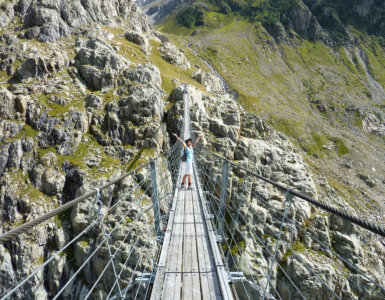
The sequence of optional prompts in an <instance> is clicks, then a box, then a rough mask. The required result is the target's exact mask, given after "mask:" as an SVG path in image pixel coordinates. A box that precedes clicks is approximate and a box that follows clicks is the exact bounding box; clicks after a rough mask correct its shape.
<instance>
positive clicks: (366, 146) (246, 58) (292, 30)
mask: <svg viewBox="0 0 385 300" xmlns="http://www.w3.org/2000/svg"><path fill="white" fill-rule="evenodd" d="M149 5H151V4H149ZM383 6H384V5H383V3H382V2H378V1H368V2H365V5H364V4H362V3H361V2H359V1H358V2H357V3H356V2H354V3H353V4H352V5H351V7H350V8H349V9H346V1H334V2H332V1H304V2H302V1H259V2H248V3H246V4H245V3H243V2H234V1H222V2H212V1H208V2H202V1H197V2H194V3H193V4H192V5H191V6H190V7H184V8H183V7H180V8H177V9H176V10H175V11H173V12H172V13H171V15H169V17H168V18H166V19H164V21H163V22H161V23H160V24H159V25H158V27H159V29H160V30H161V31H164V32H168V33H171V34H176V35H174V37H173V38H174V39H175V40H178V41H180V42H181V43H184V44H185V45H186V44H190V45H191V47H193V48H194V49H195V50H197V51H198V52H199V54H200V55H201V56H202V57H204V58H206V59H207V60H208V61H209V62H210V63H211V64H212V65H213V66H214V67H215V68H216V70H217V71H218V72H219V73H220V74H221V75H222V76H223V77H224V78H225V79H226V80H227V82H228V84H229V85H230V87H231V88H232V89H234V90H235V91H236V92H237V93H238V94H239V102H240V103H242V105H244V107H245V108H246V109H248V110H249V111H251V112H254V113H257V115H259V116H260V117H261V118H263V119H264V120H265V121H266V122H267V123H269V124H270V125H271V126H272V127H273V128H275V129H277V130H278V131H281V132H283V133H285V134H287V135H288V136H290V137H292V140H293V141H294V143H295V144H297V145H298V146H299V147H300V148H301V149H302V150H303V151H304V153H305V156H306V159H307V161H308V163H309V164H310V165H312V167H313V170H314V171H315V173H317V174H319V175H320V176H326V177H327V179H328V182H329V183H330V184H331V185H333V186H334V187H335V188H336V189H337V190H338V191H339V192H340V193H341V195H342V196H343V197H344V198H345V199H346V200H347V201H348V202H349V203H350V205H351V207H352V208H353V209H354V210H356V211H359V212H361V213H363V214H364V215H366V216H367V217H371V216H372V215H375V216H377V218H380V217H381V216H380V213H379V211H380V210H379V209H380V207H382V206H383V201H381V200H379V199H383V190H384V188H385V186H384V180H383V177H384V174H385V164H384V163H383V162H384V159H385V156H384V153H385V151H384V150H385V149H384V136H385V134H384V133H385V132H384V129H385V125H384V121H385V111H384V105H385V77H384V74H385V53H384V48H383V46H382V44H383V38H382V30H383V22H384V20H383V14H382V13H381V12H382V11H383ZM226 7H229V8H228V9H225V8H226ZM251 7H252V9H251ZM224 12H226V13H224ZM340 14H341V16H340ZM187 15H189V16H193V17H194V18H193V19H189V18H187V19H186V18H185V17H184V16H187ZM356 15H359V16H360V18H359V19H357V20H359V21H360V22H361V23H360V24H358V23H357V24H353V23H352V19H353V17H354V16H356ZM369 15H370V17H369ZM198 19H199V20H198ZM369 19H370V20H369ZM365 20H367V22H366V21H365ZM364 25H365V26H364ZM352 26H355V27H352ZM366 30H367V31H368V32H370V33H373V34H374V35H369V34H368V33H367V32H366ZM185 40H187V41H188V42H186V41H185Z"/></svg>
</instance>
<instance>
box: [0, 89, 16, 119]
mask: <svg viewBox="0 0 385 300" xmlns="http://www.w3.org/2000/svg"><path fill="white" fill-rule="evenodd" d="M15 113H16V109H15V96H14V95H13V94H12V93H10V92H9V91H8V90H6V89H5V88H0V118H2V119H13V118H14V117H15Z"/></svg>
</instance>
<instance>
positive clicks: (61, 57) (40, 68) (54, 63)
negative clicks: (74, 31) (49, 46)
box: [13, 52, 68, 81]
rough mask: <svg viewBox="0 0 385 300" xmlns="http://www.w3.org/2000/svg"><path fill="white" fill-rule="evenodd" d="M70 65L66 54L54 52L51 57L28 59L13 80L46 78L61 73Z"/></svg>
mask: <svg viewBox="0 0 385 300" xmlns="http://www.w3.org/2000/svg"><path fill="white" fill-rule="evenodd" d="M66 65H68V57H67V55H66V54H65V53H59V52H54V53H52V56H51V57H48V58H45V57H41V56H35V57H31V58H28V59H26V60H25V61H24V62H23V64H22V65H21V66H20V67H19V68H18V69H17V71H16V72H15V74H14V75H13V79H15V80H17V81H22V80H24V79H30V78H31V79H33V78H44V77H46V76H48V75H49V74H52V73H56V72H59V71H60V70H61V69H62V68H63V67H64V66H66Z"/></svg>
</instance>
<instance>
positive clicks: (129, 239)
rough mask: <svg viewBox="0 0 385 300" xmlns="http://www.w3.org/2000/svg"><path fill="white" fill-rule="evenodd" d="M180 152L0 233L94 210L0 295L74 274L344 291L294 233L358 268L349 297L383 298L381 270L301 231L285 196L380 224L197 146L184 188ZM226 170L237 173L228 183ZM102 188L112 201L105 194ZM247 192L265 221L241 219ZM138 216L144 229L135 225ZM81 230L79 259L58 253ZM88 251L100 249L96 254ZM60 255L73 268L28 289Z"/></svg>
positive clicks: (97, 283)
mask: <svg viewBox="0 0 385 300" xmlns="http://www.w3.org/2000/svg"><path fill="white" fill-rule="evenodd" d="M188 99H189V97H188V90H187V89H186V92H185V95H184V116H183V126H182V129H181V136H182V138H183V139H186V138H189V137H192V138H194V137H195V136H194V132H193V130H192V128H191V122H190V108H189V101H188ZM180 152H181V145H179V144H178V143H176V144H175V145H174V146H173V147H171V148H170V149H169V150H168V151H167V152H166V153H164V154H162V155H160V156H158V157H156V158H154V159H151V160H150V161H149V162H148V163H146V164H144V165H141V166H139V167H138V168H136V169H135V170H133V171H131V172H128V173H126V174H124V175H122V176H121V177H119V178H117V179H114V180H112V181H110V182H109V183H107V184H104V185H103V186H99V187H95V188H94V189H92V190H91V191H90V192H88V193H86V194H84V195H83V196H81V197H78V198H76V199H74V200H72V201H70V202H68V203H65V204H64V205H62V206H60V207H58V208H56V209H54V210H52V211H50V212H48V213H46V214H44V215H41V216H39V217H37V218H35V219H33V220H31V221H29V222H26V223H24V224H22V225H21V226H19V227H16V228H14V229H12V230H10V231H8V232H6V233H3V234H1V235H0V243H1V244H3V245H4V246H5V247H7V248H15V247H17V245H18V244H17V242H16V240H18V239H19V238H20V237H23V238H24V239H25V238H26V236H28V233H29V232H31V230H32V229H33V228H35V227H37V226H42V225H44V224H46V223H47V221H48V220H49V219H51V218H53V217H55V216H58V215H60V214H62V213H63V212H66V211H69V210H71V209H76V207H77V206H78V205H80V204H81V203H85V202H87V203H89V204H90V205H89V206H88V207H89V209H90V210H94V213H93V214H91V213H90V214H88V216H89V219H87V220H86V221H87V223H86V225H85V226H84V228H82V230H79V231H78V232H76V233H74V234H73V236H71V239H70V240H69V241H67V242H66V243H65V245H64V246H62V247H61V248H60V249H55V250H51V251H50V252H49V253H48V254H47V255H46V257H44V261H43V262H42V263H41V264H40V265H39V266H37V267H36V268H35V269H33V270H32V271H31V272H30V273H29V274H24V273H23V272H20V274H21V275H20V278H17V279H15V280H14V281H10V282H8V283H7V284H5V285H4V286H2V287H1V288H0V295H1V296H0V297H1V300H3V299H44V298H45V299H75V296H74V290H75V288H74V287H75V286H76V283H77V282H79V281H81V282H82V284H83V286H84V288H83V290H82V293H78V294H77V295H78V296H76V297H77V298H76V299H154V300H155V299H194V300H195V299H347V298H346V297H344V291H343V288H342V287H341V286H340V284H339V283H338V282H336V281H335V280H333V279H331V278H330V276H327V273H325V272H323V271H322V268H318V267H317V266H315V265H313V264H311V263H309V261H308V260H307V258H306V255H304V253H302V252H300V251H299V250H298V248H297V247H294V246H293V244H294V243H295V242H296V240H297V239H298V236H299V235H301V236H302V237H306V238H307V239H308V240H310V241H311V242H312V243H314V244H316V245H318V246H317V247H318V249H320V250H319V251H320V252H322V253H327V254H325V257H327V260H328V261H331V262H333V264H334V265H335V266H336V268H341V269H343V270H348V271H345V272H348V273H350V274H354V276H356V277H355V278H358V279H357V280H359V281H360V283H359V285H360V286H361V287H362V289H363V290H364V292H363V294H362V295H359V297H358V298H357V299H385V296H384V295H385V287H384V286H385V278H381V277H380V276H373V275H372V274H368V272H367V270H366V269H365V268H363V267H362V266H358V265H356V264H355V262H354V261H352V259H351V258H349V257H344V256H343V255H341V253H338V252H336V251H335V250H334V249H333V248H332V247H331V245H330V244H328V243H326V242H325V241H324V240H322V239H321V238H320V237H319V235H316V234H313V233H311V232H309V231H308V230H307V228H306V226H305V225H304V224H303V223H301V222H299V221H298V220H297V219H296V218H295V217H294V216H293V209H294V207H293V203H294V201H307V202H308V203H310V204H312V205H314V206H315V207H317V208H319V209H320V210H322V211H323V212H325V213H328V214H332V215H334V216H335V217H337V218H339V219H341V220H343V222H348V223H351V224H355V225H356V226H358V227H361V228H363V229H364V230H366V231H368V232H369V233H370V236H371V237H372V239H376V240H379V241H381V242H383V241H384V238H385V230H384V229H383V228H381V227H379V226H378V225H376V224H372V223H369V222H367V221H365V220H362V219H360V218H358V217H356V216H353V215H350V214H348V213H346V212H344V211H341V210H339V209H337V208H335V207H332V206H330V205H328V204H325V203H323V202H321V201H318V200H316V199H313V198H310V197H308V196H306V195H303V194H301V193H299V192H297V191H296V190H294V189H291V188H290V187H288V186H285V185H282V184H280V183H277V182H274V181H272V180H271V179H268V178H264V177H262V176H261V175H259V174H256V173H255V172H253V171H252V170H248V169H246V168H244V167H242V166H239V165H237V164H236V163H234V162H232V161H230V160H228V159H226V158H224V157H221V156H220V155H218V154H216V153H214V152H212V151H210V150H209V149H207V148H205V147H203V146H199V147H197V148H196V149H195V158H194V162H193V188H192V189H187V190H186V189H182V188H181V187H180V183H181V178H182V176H183V175H184V164H183V163H181V160H180ZM234 174H236V175H237V176H238V177H239V180H237V181H236V182H235V183H234V180H233V181H232V184H230V178H231V177H234ZM230 176H231V177H230ZM127 182H129V184H127ZM255 184H267V185H271V186H272V188H274V189H276V191H279V192H280V193H281V202H280V205H278V206H277V205H275V204H274V203H275V202H274V203H272V202H270V201H269V200H268V199H264V198H263V197H262V196H261V195H260V194H258V192H257V191H255V189H253V186H254V185H255ZM114 187H115V188H117V189H118V192H117V193H116V191H115V192H113V188H114ZM232 190H236V192H232ZM112 194H114V196H112ZM234 194H236V195H235V196H234ZM247 195H248V196H247ZM106 197H107V198H113V201H111V202H107V203H106V201H103V198H106ZM149 200H150V201H149ZM250 201H257V202H258V205H259V206H261V207H263V208H264V209H265V210H267V211H269V212H270V213H271V215H272V216H273V219H272V220H271V221H270V223H272V224H273V225H274V228H275V229H271V230H269V231H266V232H265V233H264V234H261V233H260V232H259V230H258V229H257V225H262V226H264V225H266V224H253V223H250V221H249V220H248V219H247V218H248V217H247V215H248V213H249V209H250ZM133 204H135V205H133ZM264 222H265V223H266V222H267V221H266V220H265V221H264ZM143 225H146V226H147V227H148V228H151V230H150V231H145V230H143V231H139V229H138V228H143ZM270 228H272V227H271V226H270ZM90 236H93V237H95V236H96V237H97V238H94V239H93V240H94V242H93V243H92V244H90V245H89V247H88V248H87V253H86V256H85V257H84V258H83V259H82V260H79V259H78V260H77V259H76V258H74V257H72V258H71V255H68V253H70V252H73V251H74V250H73V249H74V247H75V245H77V244H79V243H81V242H84V241H87V239H88V238H89V237H90ZM155 241H156V242H155ZM282 253H285V255H284V257H282ZM72 256H73V253H72ZM261 256H263V257H264V258H265V261H267V264H266V265H264V266H262V265H261V266H259V269H258V271H256V267H255V266H254V265H253V263H254V264H256V263H257V262H258V259H257V258H258V257H261ZM63 257H64V258H65V259H63ZM95 257H98V258H102V259H99V260H98V261H97V260H94V258H95ZM285 259H286V261H288V260H290V261H291V262H297V263H298V264H300V265H301V267H302V268H303V269H304V270H306V271H307V273H308V274H309V275H308V276H310V277H311V278H312V280H314V281H315V282H317V287H318V289H317V292H316V293H314V292H311V293H309V289H307V288H306V283H305V282H303V281H302V282H301V281H298V280H295V279H293V278H292V275H290V273H289V271H288V268H286V267H285V262H284V260H285ZM58 261H59V262H60V261H61V264H59V265H58ZM95 264H98V265H97V266H96V265H95ZM64 265H72V266H73V270H72V271H71V272H69V274H68V276H66V278H65V280H60V281H59V282H60V284H59V286H56V287H55V288H54V289H52V288H51V292H50V293H48V292H47V293H45V294H44V293H43V294H41V293H40V294H39V293H34V291H35V292H36V291H38V290H39V289H40V290H43V291H44V290H45V286H46V285H47V283H46V282H47V278H46V277H47V274H51V272H49V270H51V271H52V268H54V271H55V270H59V269H60V268H63V266H64ZM90 273H91V274H90ZM48 280H49V279H48ZM278 282H280V284H279V283H278ZM282 283H285V284H282ZM52 290H53V291H52ZM353 292H354V291H353ZM354 293H357V292H354ZM365 293H366V294H365ZM42 295H43V296H42Z"/></svg>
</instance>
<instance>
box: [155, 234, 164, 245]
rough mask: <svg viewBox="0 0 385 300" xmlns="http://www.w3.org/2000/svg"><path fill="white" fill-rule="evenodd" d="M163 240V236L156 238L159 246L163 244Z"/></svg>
mask: <svg viewBox="0 0 385 300" xmlns="http://www.w3.org/2000/svg"><path fill="white" fill-rule="evenodd" d="M163 240H164V236H163V235H158V236H157V237H156V241H157V242H158V243H159V244H163Z"/></svg>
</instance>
